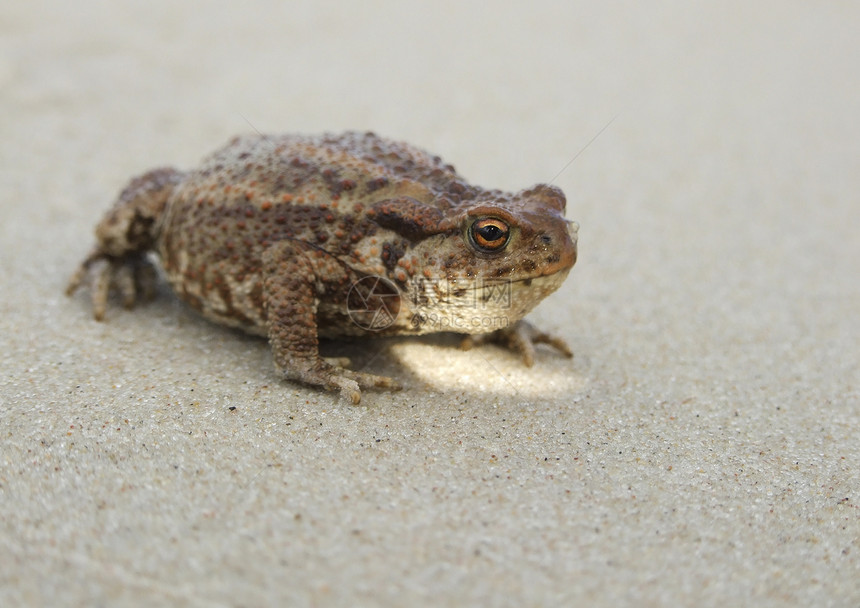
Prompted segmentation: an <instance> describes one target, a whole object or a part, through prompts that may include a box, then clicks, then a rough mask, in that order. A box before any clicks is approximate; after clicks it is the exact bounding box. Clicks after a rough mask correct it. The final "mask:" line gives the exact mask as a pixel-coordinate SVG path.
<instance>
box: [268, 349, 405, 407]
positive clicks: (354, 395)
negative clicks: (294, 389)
mask: <svg viewBox="0 0 860 608" xmlns="http://www.w3.org/2000/svg"><path fill="white" fill-rule="evenodd" d="M332 361H334V360H324V359H317V360H315V361H311V362H309V364H307V365H294V366H293V367H292V369H283V368H282V369H281V370H280V371H281V373H282V374H284V376H285V377H286V378H288V379H290V380H298V381H299V382H303V383H305V384H309V385H311V386H321V387H323V388H325V389H328V390H330V391H339V392H340V396H341V399H343V400H344V401H346V402H347V403H350V404H352V405H358V404H359V403H360V402H361V389H363V388H380V389H386V390H394V391H399V390H400V389H401V388H402V387H401V386H400V384H398V383H397V381H395V380H393V379H391V378H388V377H386V376H376V375H374V374H366V373H364V372H356V371H353V370H351V369H346V368H344V367H340V365H338V364H335V363H333V362H332ZM336 361H337V363H341V362H342V360H336Z"/></svg>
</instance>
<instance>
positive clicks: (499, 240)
mask: <svg viewBox="0 0 860 608" xmlns="http://www.w3.org/2000/svg"><path fill="white" fill-rule="evenodd" d="M510 234H511V229H510V228H509V227H508V225H507V224H506V223H504V222H503V221H502V220H499V219H496V218H494V217H485V218H482V219H479V220H475V221H474V222H473V223H472V225H471V226H470V227H469V237H470V238H471V239H472V244H474V245H475V247H477V248H478V249H480V250H481V251H486V252H495V251H501V250H502V249H504V248H505V245H507V243H508V237H509V236H510Z"/></svg>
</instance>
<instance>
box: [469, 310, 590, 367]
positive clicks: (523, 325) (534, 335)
mask: <svg viewBox="0 0 860 608" xmlns="http://www.w3.org/2000/svg"><path fill="white" fill-rule="evenodd" d="M488 342H492V343H495V344H499V345H500V346H502V347H504V348H506V349H508V350H510V351H513V352H515V353H518V354H519V355H520V356H521V357H522V360H523V363H524V364H525V365H526V367H531V366H532V365H534V362H535V345H536V344H547V345H549V346H551V347H553V348H554V349H556V350H557V351H559V352H560V353H561V354H562V355H563V356H565V357H568V358H570V357H573V352H572V351H571V350H570V347H569V346H568V345H567V343H566V342H565V341H564V340H562V339H561V338H558V337H556V336H553V335H551V334H548V333H544V332H542V331H540V330H539V329H537V328H536V327H535V326H534V325H532V324H531V323H529V322H528V321H517V322H516V323H514V324H513V325H512V326H510V327H506V328H504V329H500V330H498V331H494V332H491V333H488V334H478V335H474V336H466V337H465V338H464V339H463V341H462V342H461V343H460V347H461V348H463V349H465V350H468V349H470V348H472V347H473V346H477V345H480V344H486V343H488Z"/></svg>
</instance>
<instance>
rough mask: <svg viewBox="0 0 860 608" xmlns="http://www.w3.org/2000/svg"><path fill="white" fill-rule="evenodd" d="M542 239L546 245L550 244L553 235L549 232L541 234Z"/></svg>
mask: <svg viewBox="0 0 860 608" xmlns="http://www.w3.org/2000/svg"><path fill="white" fill-rule="evenodd" d="M540 241H541V243H543V244H544V245H549V244H550V243H552V237H551V236H550V235H548V234H542V235H541V236H540Z"/></svg>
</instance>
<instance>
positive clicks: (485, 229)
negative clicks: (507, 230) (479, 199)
mask: <svg viewBox="0 0 860 608" xmlns="http://www.w3.org/2000/svg"><path fill="white" fill-rule="evenodd" d="M478 233H479V234H480V235H481V236H482V237H484V239H485V240H487V241H495V240H496V239H498V238H500V237H501V236H502V229H501V228H499V227H498V226H493V225H489V226H481V227H480V228H478Z"/></svg>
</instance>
